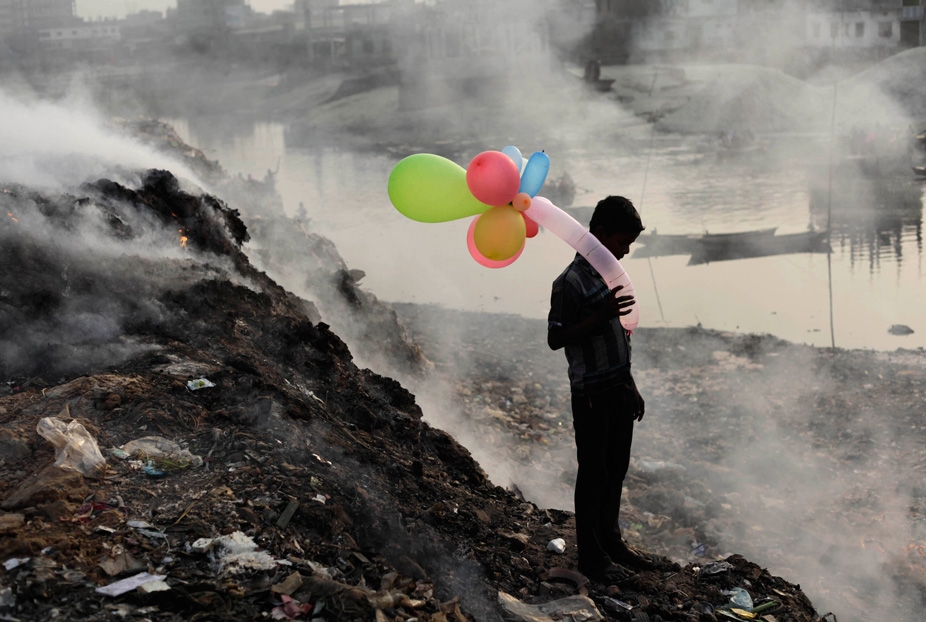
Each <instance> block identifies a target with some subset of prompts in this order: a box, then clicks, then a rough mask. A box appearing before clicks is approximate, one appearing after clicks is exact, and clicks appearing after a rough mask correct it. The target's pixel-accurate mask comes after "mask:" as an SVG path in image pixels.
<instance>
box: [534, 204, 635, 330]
mask: <svg viewBox="0 0 926 622" xmlns="http://www.w3.org/2000/svg"><path fill="white" fill-rule="evenodd" d="M524 215H525V216H528V217H529V218H530V219H531V220H533V221H534V222H536V223H537V224H538V225H541V226H543V227H544V228H546V229H547V230H548V231H550V232H551V233H552V234H553V235H555V236H556V237H558V238H560V239H561V240H563V241H564V242H565V243H566V244H568V245H569V246H571V247H572V248H574V249H576V252H577V253H579V254H580V255H582V256H583V257H585V258H586V259H587V260H588V263H590V264H592V267H593V268H595V270H597V271H598V274H600V275H601V278H602V279H604V282H605V283H607V284H608V288H609V289H614V288H615V287H617V286H618V285H622V286H623V289H621V290H620V292H619V293H618V296H635V294H634V291H633V283H631V282H630V276H629V275H628V274H627V271H626V270H624V268H623V267H622V266H621V262H619V261H618V260H617V257H615V256H614V255H613V254H612V253H611V251H609V250H608V249H607V248H605V247H604V244H602V243H601V242H600V241H598V238H596V237H595V236H594V235H592V232H591V231H589V230H588V229H586V228H585V227H583V226H582V225H581V224H579V221H578V220H576V219H575V218H573V217H572V216H570V215H569V214H567V213H566V212H564V211H563V210H561V209H560V208H558V207H556V206H555V205H553V203H552V202H550V200H549V199H547V198H545V197H534V198H533V199H532V200H531V206H530V208H528V210H527V211H526V212H524ZM639 323H640V305H639V304H634V305H633V306H632V307H630V313H628V314H627V315H622V316H621V324H622V325H623V326H624V328H626V329H627V331H628V332H631V333H632V332H633V331H634V329H635V328H636V327H637V325H638V324H639Z"/></svg>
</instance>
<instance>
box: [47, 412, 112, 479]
mask: <svg viewBox="0 0 926 622" xmlns="http://www.w3.org/2000/svg"><path fill="white" fill-rule="evenodd" d="M35 431H36V432H38V433H39V435H40V436H42V437H43V438H45V439H47V440H48V441H49V442H51V444H52V445H54V446H55V466H57V467H60V468H62V469H66V470H68V471H77V472H78V473H81V474H83V475H86V476H87V477H103V474H104V473H105V472H106V459H105V458H103V454H102V453H100V448H99V446H97V444H96V440H95V439H94V438H93V437H92V436H91V435H90V432H88V431H87V428H85V427H84V426H83V425H82V424H80V423H78V422H77V421H71V422H70V423H65V422H64V421H62V420H61V419H58V418H57V417H45V418H43V419H40V420H39V423H38V425H37V426H36V427H35Z"/></svg>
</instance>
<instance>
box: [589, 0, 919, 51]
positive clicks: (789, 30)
mask: <svg viewBox="0 0 926 622" xmlns="http://www.w3.org/2000/svg"><path fill="white" fill-rule="evenodd" d="M628 6H633V3H632V2H628V1H627V0H622V1H619V0H598V2H597V8H598V23H597V27H596V28H597V31H596V33H595V34H593V37H592V39H593V41H595V42H596V43H597V44H598V45H599V46H600V47H602V48H603V50H604V55H605V56H606V57H607V56H609V57H610V60H612V61H613V62H619V61H622V60H634V59H640V60H643V59H649V60H653V59H665V60H679V59H682V58H692V57H697V58H701V59H705V60H712V59H715V60H721V61H738V62H757V63H767V64H771V65H776V66H784V65H788V64H789V63H791V62H793V61H794V60H795V59H796V58H798V57H801V56H803V57H817V58H819V57H822V56H827V55H829V56H831V55H832V54H833V53H834V52H837V51H838V52H839V53H840V54H841V55H842V57H843V58H846V59H847V60H852V59H862V58H865V57H868V58H872V57H874V58H877V57H883V56H886V55H888V54H892V53H895V52H896V51H898V50H899V49H903V48H906V47H913V46H918V45H920V44H921V42H922V41H923V34H922V33H923V7H922V0H763V1H762V2H759V1H757V0H663V2H661V3H653V6H658V7H659V9H658V10H653V11H651V12H650V13H648V14H646V15H643V16H640V15H635V14H634V13H633V12H631V11H628V10H627V7H628Z"/></svg>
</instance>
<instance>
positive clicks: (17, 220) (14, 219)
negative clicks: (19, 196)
mask: <svg viewBox="0 0 926 622" xmlns="http://www.w3.org/2000/svg"><path fill="white" fill-rule="evenodd" d="M6 215H7V216H9V217H10V218H12V219H13V222H19V219H18V218H16V216H13V212H7V213H6Z"/></svg>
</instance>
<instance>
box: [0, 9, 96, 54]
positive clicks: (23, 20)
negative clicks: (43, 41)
mask: <svg viewBox="0 0 926 622" xmlns="http://www.w3.org/2000/svg"><path fill="white" fill-rule="evenodd" d="M78 22H79V19H78V18H77V17H76V14H75V6H74V0H0V37H2V38H3V39H4V40H5V41H6V42H8V43H9V44H10V45H11V46H13V47H15V48H18V49H31V48H32V47H34V46H35V45H36V44H37V39H38V33H39V31H44V30H47V29H50V28H63V27H65V26H70V25H72V24H74V23H78Z"/></svg>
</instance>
